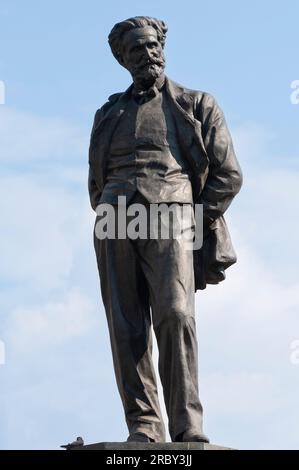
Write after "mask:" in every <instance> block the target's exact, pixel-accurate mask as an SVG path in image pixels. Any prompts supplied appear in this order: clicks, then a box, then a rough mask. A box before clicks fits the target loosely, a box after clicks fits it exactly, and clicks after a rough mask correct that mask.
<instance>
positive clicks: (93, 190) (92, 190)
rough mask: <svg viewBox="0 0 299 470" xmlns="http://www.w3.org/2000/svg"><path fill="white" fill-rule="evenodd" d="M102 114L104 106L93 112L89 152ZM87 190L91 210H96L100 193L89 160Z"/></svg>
mask: <svg viewBox="0 0 299 470" xmlns="http://www.w3.org/2000/svg"><path fill="white" fill-rule="evenodd" d="M103 115H104V106H103V107H102V108H100V109H98V110H97V112H96V113H95V117H94V121H93V126H92V130H91V136H90V147H89V153H90V152H91V146H92V139H93V135H94V130H95V127H96V125H97V124H98V122H99V121H100V120H101V119H102V117H103ZM88 192H89V199H90V204H91V207H92V208H93V210H94V211H95V210H96V207H97V205H98V203H99V200H100V197H101V193H100V191H99V188H98V186H97V183H96V180H95V177H94V174H93V170H92V168H91V165H90V162H89V171H88Z"/></svg>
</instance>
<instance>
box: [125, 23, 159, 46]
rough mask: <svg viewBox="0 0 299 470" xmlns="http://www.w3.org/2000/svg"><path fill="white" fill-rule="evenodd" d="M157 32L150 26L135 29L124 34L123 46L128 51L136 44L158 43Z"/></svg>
mask: <svg viewBox="0 0 299 470" xmlns="http://www.w3.org/2000/svg"><path fill="white" fill-rule="evenodd" d="M157 40H158V37H157V31H156V30H155V29H154V28H151V27H150V26H147V27H145V28H134V29H132V30H131V31H128V32H127V33H125V34H124V37H123V46H124V47H125V48H126V49H127V48H130V47H132V46H134V45H136V44H143V43H145V42H147V41H157Z"/></svg>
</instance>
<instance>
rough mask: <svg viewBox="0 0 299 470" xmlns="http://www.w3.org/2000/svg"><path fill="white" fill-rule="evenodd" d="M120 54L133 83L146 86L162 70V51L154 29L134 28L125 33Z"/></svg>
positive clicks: (163, 63) (163, 60) (163, 64)
mask: <svg viewBox="0 0 299 470" xmlns="http://www.w3.org/2000/svg"><path fill="white" fill-rule="evenodd" d="M122 53H123V61H124V65H125V67H126V68H127V69H128V70H129V71H130V73H131V75H132V76H133V79H134V81H137V82H141V83H142V82H143V83H144V84H146V83H147V82H151V81H154V80H155V79H156V78H158V77H159V75H161V73H162V72H163V70H164V66H165V59H164V54H163V49H162V46H161V44H160V42H159V41H158V38H157V34H156V30H155V29H154V28H151V27H145V28H135V29H133V30H131V31H129V32H127V33H126V34H125V36H124V39H123V49H122Z"/></svg>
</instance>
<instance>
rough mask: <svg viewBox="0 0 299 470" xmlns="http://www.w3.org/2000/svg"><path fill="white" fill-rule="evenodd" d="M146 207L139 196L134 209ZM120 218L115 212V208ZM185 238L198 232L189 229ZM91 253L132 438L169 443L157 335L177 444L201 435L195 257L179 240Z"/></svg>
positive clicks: (116, 242) (109, 244)
mask: <svg viewBox="0 0 299 470" xmlns="http://www.w3.org/2000/svg"><path fill="white" fill-rule="evenodd" d="M136 202H138V203H142V204H143V205H144V206H145V208H146V210H147V211H148V212H149V203H148V202H147V200H146V199H145V198H143V196H142V195H140V194H139V193H136V195H135V196H134V198H133V200H132V201H130V203H136ZM115 210H116V214H117V208H116V207H115ZM184 230H191V231H192V230H194V225H193V224H189V226H188V227H187V228H186V227H184ZM94 247H95V252H96V257H97V264H98V270H99V276H100V284H101V294H102V299H103V304H104V307H105V312H106V317H107V322H108V329H109V334H110V343H111V349H112V356H113V364H114V371H115V377H116V382H117V386H118V390H119V393H120V397H121V400H122V403H123V408H124V413H125V418H126V423H127V426H128V429H129V433H130V434H133V433H136V432H142V433H145V434H146V435H147V436H148V437H150V438H151V439H153V440H154V441H155V442H164V441H165V426H164V423H163V420H162V416H161V410H160V405H159V399H158V392H157V381H156V375H155V370H154V366H153V359H152V330H153V331H154V333H155V336H156V340H157V345H158V354H159V358H158V371H159V375H160V379H161V383H162V387H163V395H164V401H165V407H166V411H167V415H168V423H169V434H170V436H171V439H172V441H176V440H177V439H178V436H179V435H181V434H182V433H185V432H187V433H188V434H189V435H201V434H202V405H201V402H200V400H199V393H198V347H197V337H196V324H195V308H194V301H195V292H194V270H193V251H192V250H190V249H186V247H185V242H184V240H182V239H171V238H169V239H162V238H161V237H160V238H159V237H157V238H156V239H150V238H149V237H148V238H147V239H141V238H137V239H135V240H132V239H130V238H128V237H126V238H125V239H119V238H115V239H110V238H104V239H99V238H98V237H97V236H96V231H94Z"/></svg>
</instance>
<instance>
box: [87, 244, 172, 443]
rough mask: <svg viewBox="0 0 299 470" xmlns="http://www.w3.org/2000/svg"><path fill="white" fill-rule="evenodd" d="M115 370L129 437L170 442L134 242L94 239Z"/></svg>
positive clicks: (149, 318)
mask: <svg viewBox="0 0 299 470" xmlns="http://www.w3.org/2000/svg"><path fill="white" fill-rule="evenodd" d="M94 246H95V251H96V256H97V263H98V269H99V275H100V281H101V292H102V299H103V303H104V306H105V311H106V316H107V321H108V327H109V333H110V342H111V349H112V355H113V363H114V370H115V375H116V381H117V385H118V390H119V393H120V396H121V399H122V403H123V407H124V411H125V416H126V422H127V425H128V429H129V433H130V435H132V434H134V433H136V432H137V433H140V432H141V433H144V434H146V435H147V436H148V437H150V438H151V439H153V440H154V441H156V442H163V441H165V429H164V424H163V421H162V416H161V411H160V406H159V401H158V393H157V383H156V377H155V372H154V367H153V363H152V334H151V316H150V306H149V293H148V287H147V283H146V280H145V277H144V275H143V272H142V270H141V267H140V265H139V260H138V257H137V256H136V252H135V249H134V245H133V243H132V241H130V240H129V239H128V238H127V239H124V240H118V239H114V240H113V239H108V238H106V239H103V240H99V239H98V238H97V237H96V235H95V236H94Z"/></svg>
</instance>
